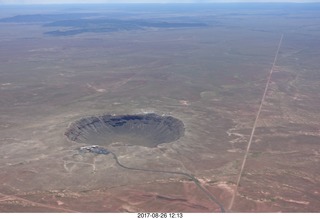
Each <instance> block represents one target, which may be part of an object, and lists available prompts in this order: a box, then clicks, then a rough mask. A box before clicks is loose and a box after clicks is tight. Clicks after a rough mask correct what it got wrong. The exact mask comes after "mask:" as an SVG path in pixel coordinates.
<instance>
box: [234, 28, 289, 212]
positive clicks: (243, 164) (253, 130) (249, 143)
mask: <svg viewBox="0 0 320 219" xmlns="http://www.w3.org/2000/svg"><path fill="white" fill-rule="evenodd" d="M282 39H283V34H282V35H281V38H280V41H279V44H278V48H277V51H276V54H275V57H274V60H273V64H272V67H271V70H270V73H269V76H268V80H267V83H266V87H265V89H264V93H263V95H262V98H261V103H260V106H259V110H258V112H257V115H256V119H255V121H254V124H253V127H252V131H251V135H250V139H249V142H248V146H247V150H246V153H245V155H244V158H243V161H242V165H241V169H240V173H239V176H238V180H237V184H236V188H235V190H234V193H233V195H232V199H231V202H230V205H229V208H228V209H229V210H231V209H232V207H233V203H234V200H235V197H236V195H237V193H238V187H239V184H240V180H241V176H242V173H243V169H244V166H245V164H246V161H247V157H248V154H249V150H250V146H251V143H252V139H253V136H254V132H255V130H256V126H257V123H258V120H259V117H260V113H261V109H262V106H263V103H264V101H265V98H266V95H267V91H268V88H269V84H270V81H271V77H272V73H273V70H274V67H275V65H276V62H277V59H278V54H279V50H280V47H281V44H282Z"/></svg>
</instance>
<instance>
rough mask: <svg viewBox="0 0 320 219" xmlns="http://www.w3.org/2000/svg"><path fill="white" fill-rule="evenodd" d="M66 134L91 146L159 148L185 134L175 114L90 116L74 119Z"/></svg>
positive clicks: (182, 125)
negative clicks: (112, 145)
mask: <svg viewBox="0 0 320 219" xmlns="http://www.w3.org/2000/svg"><path fill="white" fill-rule="evenodd" d="M65 135H66V136H67V137H68V139H70V140H71V141H75V142H78V143H85V144H90V145H110V144H112V143H120V144H123V145H139V146H145V147H156V146H157V145H159V144H163V143H169V142H173V141H176V140H178V139H179V138H180V137H182V136H183V135H184V124H183V122H182V121H180V120H179V119H177V118H174V117H172V116H160V115H157V114H154V113H150V114H135V115H115V116H114V115H102V116H90V117H86V118H82V119H80V120H78V121H75V122H73V123H72V124H71V125H70V126H69V128H68V129H67V131H66V132H65Z"/></svg>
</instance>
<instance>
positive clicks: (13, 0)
mask: <svg viewBox="0 0 320 219" xmlns="http://www.w3.org/2000/svg"><path fill="white" fill-rule="evenodd" d="M108 3H112V4H114V3H119V4H130V3H135V4H136V3H156V4H170V3H175V4H177V3H181V4H183V3H320V0H261V1H257V0H181V1H176V0H132V1H128V0H91V1H89V0H60V1H59V0H46V1H41V0H0V5H26V4H108Z"/></svg>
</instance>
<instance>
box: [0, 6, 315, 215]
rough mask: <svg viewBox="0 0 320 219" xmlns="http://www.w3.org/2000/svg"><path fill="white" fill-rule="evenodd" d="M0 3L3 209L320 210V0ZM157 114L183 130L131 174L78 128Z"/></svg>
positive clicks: (124, 150)
mask: <svg viewBox="0 0 320 219" xmlns="http://www.w3.org/2000/svg"><path fill="white" fill-rule="evenodd" d="M0 11H1V13H0V16H1V17H0V66H1V67H0V158H1V159H0V212H221V211H226V212H320V175H319V161H320V147H319V146H320V129H319V127H320V126H319V124H320V111H319V108H320V95H319V92H320V70H319V69H320V62H319V60H320V26H319V23H320V13H319V12H320V6H319V5H317V4H315V5H313V6H310V5H304V4H299V5H290V4H288V5H286V4H285V5H283V6H281V7H280V6H275V5H268V6H266V7H263V6H261V7H260V6H257V5H253V6H251V5H244V6H241V7H239V8H238V6H237V5H236V6H234V5H229V6H223V5H220V6H217V5H208V6H194V7H193V6H192V5H191V6H174V7H173V6H172V7H171V6H166V5H162V6H150V5H149V6H148V5H144V6H143V7H142V6H141V7H139V6H130V5H129V6H119V5H114V6H112V7H108V6H101V7H99V6H90V7H85V6H55V7H53V6H52V7H49V6H48V7H45V6H42V7H40V6H39V7H36V6H34V7H32V6H29V7H9V6H7V7H5V6H2V7H0ZM39 14H43V15H50V16H39ZM51 15H52V16H51ZM19 16H22V17H19ZM20 18H22V20H21V19H20ZM102 18H103V19H104V21H103V22H101V23H103V24H101V25H102V26H103V25H106V23H107V24H108V25H109V23H108V22H111V21H109V20H108V19H109V18H110V19H114V20H116V21H112V22H113V23H112V25H113V26H112V28H110V27H108V28H109V29H106V28H105V26H104V27H101V26H99V25H97V26H94V25H92V23H90V22H87V21H86V20H88V19H89V20H90V19H97V20H99V19H102ZM106 20H107V21H106ZM123 20H125V21H126V22H122V21H123ZM71 21H72V22H71ZM75 21H77V22H75ZM132 21H134V22H132ZM138 21H139V22H140V23H139V22H138ZM59 22H60V23H59ZM81 22H83V23H81ZM137 22H138V23H137ZM148 22H151V23H148ZM157 22H158V23H157ZM93 23H94V24H96V23H97V22H96V21H94V22H93ZM121 25H122V26H121ZM137 25H140V26H139V27H140V28H137ZM92 26H94V27H92ZM99 28H100V29H99ZM103 28H105V29H103ZM146 113H155V114H158V115H166V116H172V117H174V118H177V119H179V120H180V121H182V122H183V124H184V128H185V130H184V135H183V136H182V137H180V138H179V139H178V140H176V141H173V142H169V143H163V144H159V145H158V146H156V147H146V146H140V145H124V144H121V142H114V143H112V144H108V145H102V146H103V147H104V148H106V149H107V150H108V151H111V152H112V153H114V154H115V155H116V156H117V159H118V161H119V162H120V163H121V164H123V165H125V166H126V167H130V168H132V169H127V168H123V167H121V166H120V165H119V164H118V163H117V162H116V159H115V157H114V156H112V154H94V153H81V151H79V148H80V147H83V146H87V145H86V144H83V143H78V142H74V141H71V140H69V139H68V138H67V137H66V135H65V132H66V130H67V129H68V127H69V126H70V124H71V123H73V122H75V121H78V120H79V119H81V118H84V117H90V116H97V115H104V114H110V115H114V114H115V115H127V114H128V115H135V114H139V115H140V114H141V115H143V114H146ZM242 167H243V168H242ZM136 169H148V170H159V171H160V172H152V171H149V172H148V171H139V170H136ZM161 171H162V172H161ZM170 172H183V173H187V174H189V175H190V176H193V177H194V178H191V177H188V176H189V175H188V176H186V175H181V174H174V173H170ZM197 183H198V184H197ZM200 187H201V188H203V189H204V190H205V191H204V190H201V189H200ZM208 194H211V196H210V197H214V199H215V201H214V200H213V199H212V198H210V197H209V196H208Z"/></svg>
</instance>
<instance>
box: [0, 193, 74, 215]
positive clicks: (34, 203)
mask: <svg viewBox="0 0 320 219" xmlns="http://www.w3.org/2000/svg"><path fill="white" fill-rule="evenodd" d="M0 195H2V196H3V197H2V200H0V201H6V200H10V199H11V200H19V201H22V202H25V203H28V204H30V205H31V206H38V207H43V208H49V209H54V210H58V211H59V212H72V213H77V212H78V211H74V210H70V209H66V208H60V207H56V206H53V205H47V204H41V203H38V202H34V201H30V200H28V199H25V198H21V197H18V196H15V195H6V194H3V193H0Z"/></svg>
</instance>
